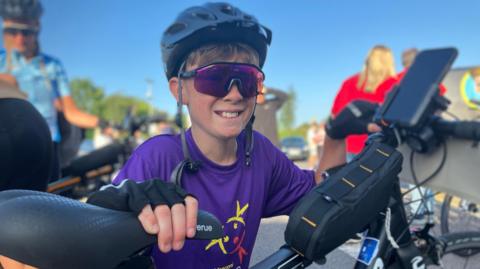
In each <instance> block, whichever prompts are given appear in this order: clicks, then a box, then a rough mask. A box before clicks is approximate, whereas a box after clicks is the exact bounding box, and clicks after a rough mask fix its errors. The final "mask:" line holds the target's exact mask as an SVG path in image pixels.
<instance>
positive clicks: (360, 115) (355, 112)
mask: <svg viewBox="0 0 480 269" xmlns="http://www.w3.org/2000/svg"><path fill="white" fill-rule="evenodd" d="M377 108H378V105H377V104H375V103H371V102H367V101H361V100H357V101H353V102H351V103H349V104H348V105H347V106H346V107H345V108H344V109H343V110H342V111H341V112H340V113H339V114H338V115H336V117H335V118H333V119H332V118H330V119H329V120H328V122H327V124H326V126H325V131H326V133H327V135H328V136H329V137H331V138H333V139H344V138H345V137H347V136H348V135H352V134H366V133H369V132H370V133H371V132H378V131H381V128H380V127H379V126H378V125H376V124H375V123H372V119H373V116H374V115H375V112H376V110H377Z"/></svg>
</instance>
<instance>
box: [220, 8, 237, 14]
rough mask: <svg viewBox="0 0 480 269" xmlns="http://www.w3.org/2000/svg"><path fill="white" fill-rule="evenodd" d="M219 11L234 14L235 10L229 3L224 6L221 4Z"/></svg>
mask: <svg viewBox="0 0 480 269" xmlns="http://www.w3.org/2000/svg"><path fill="white" fill-rule="evenodd" d="M220 11H221V12H223V13H225V14H227V15H230V16H235V15H236V14H235V10H234V9H233V7H232V6H230V5H225V6H222V7H221V8H220Z"/></svg>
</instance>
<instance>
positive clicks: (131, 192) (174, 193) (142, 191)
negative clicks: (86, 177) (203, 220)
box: [87, 179, 192, 214]
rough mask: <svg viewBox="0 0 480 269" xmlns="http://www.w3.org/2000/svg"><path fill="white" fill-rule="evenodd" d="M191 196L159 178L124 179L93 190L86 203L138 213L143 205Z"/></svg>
mask: <svg viewBox="0 0 480 269" xmlns="http://www.w3.org/2000/svg"><path fill="white" fill-rule="evenodd" d="M189 195H190V196H192V195H191V194H188V193H187V192H186V191H185V190H183V189H182V188H180V187H179V186H177V185H175V184H173V183H170V182H165V181H163V180H160V179H150V180H148V181H145V182H142V183H137V182H135V181H133V180H128V179H127V180H125V181H123V182H122V183H121V184H120V185H118V186H115V185H107V186H104V187H102V189H100V191H97V192H95V193H94V194H93V195H92V196H90V198H88V200H87V203H89V204H93V205H97V206H100V207H105V208H109V209H114V210H121V211H132V212H135V213H137V214H139V213H140V212H141V211H142V209H143V208H144V207H145V205H147V204H150V205H152V207H156V206H158V205H168V206H169V207H172V206H173V205H175V204H180V203H184V200H185V197H187V196H189Z"/></svg>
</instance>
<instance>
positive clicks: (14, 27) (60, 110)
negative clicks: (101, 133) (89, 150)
mask: <svg viewBox="0 0 480 269" xmlns="http://www.w3.org/2000/svg"><path fill="white" fill-rule="evenodd" d="M42 13H43V8H42V5H41V4H40V2H39V1H37V0H31V1H24V0H3V1H1V2H0V16H1V17H2V19H3V44H4V49H2V50H1V51H0V73H4V74H10V75H12V76H13V77H15V78H16V80H17V82H18V85H19V88H20V89H21V90H22V91H23V92H24V93H25V94H26V96H27V97H26V98H27V100H28V101H29V102H30V103H32V104H33V106H34V107H35V108H36V109H37V110H38V111H39V112H40V114H41V115H42V116H43V117H44V119H45V120H46V122H47V124H48V127H49V129H50V133H51V136H52V140H53V142H54V143H53V144H54V161H53V162H52V168H51V169H52V172H51V180H56V179H57V178H58V177H59V176H60V160H59V151H60V150H59V145H60V143H61V141H62V139H63V138H62V134H61V131H60V130H61V126H60V122H61V121H59V119H61V117H62V116H64V117H65V119H66V120H67V121H68V123H71V124H73V125H76V126H79V127H82V128H94V127H96V126H98V125H99V123H100V120H99V118H98V117H96V116H94V115H90V114H87V113H85V112H82V111H81V110H79V109H78V108H77V106H76V104H75V102H74V100H73V98H72V97H71V95H70V88H69V84H68V79H67V76H66V73H65V69H64V68H63V66H62V64H61V62H60V61H59V60H58V59H56V58H54V57H52V56H49V55H47V54H44V53H42V52H41V50H40V44H39V39H38V34H39V32H40V17H41V15H42Z"/></svg>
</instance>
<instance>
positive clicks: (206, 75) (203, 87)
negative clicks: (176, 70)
mask: <svg viewBox="0 0 480 269" xmlns="http://www.w3.org/2000/svg"><path fill="white" fill-rule="evenodd" d="M229 76H230V68H229V67H227V66H225V65H221V64H213V65H208V66H205V67H202V68H200V69H198V70H197V75H196V76H195V82H194V84H195V88H196V89H197V91H199V92H201V93H204V94H208V95H211V96H215V97H224V96H226V95H227V93H228V89H227V87H228V86H227V85H226V84H227V83H228V78H229Z"/></svg>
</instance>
